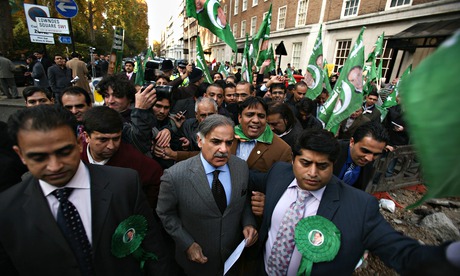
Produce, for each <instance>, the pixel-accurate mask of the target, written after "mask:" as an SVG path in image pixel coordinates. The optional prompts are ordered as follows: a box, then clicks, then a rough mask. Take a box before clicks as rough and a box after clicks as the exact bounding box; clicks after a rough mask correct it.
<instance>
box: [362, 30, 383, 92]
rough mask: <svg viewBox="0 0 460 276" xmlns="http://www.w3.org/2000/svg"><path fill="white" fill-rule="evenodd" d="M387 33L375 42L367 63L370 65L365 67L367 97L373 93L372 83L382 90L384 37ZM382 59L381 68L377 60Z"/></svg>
mask: <svg viewBox="0 0 460 276" xmlns="http://www.w3.org/2000/svg"><path fill="white" fill-rule="evenodd" d="M384 36H385V33H382V34H381V35H380V36H379V37H378V38H377V41H376V42H375V45H374V47H373V50H372V52H371V53H369V56H368V57H367V60H366V62H368V63H370V65H366V66H365V70H364V71H367V73H366V77H367V78H366V84H365V85H364V94H365V95H367V94H369V93H370V92H371V91H372V84H371V83H372V82H374V83H375V84H376V85H377V89H378V90H380V80H381V79H382V64H383V60H382V52H383V37H384ZM378 57H380V62H379V66H378V67H377V58H378Z"/></svg>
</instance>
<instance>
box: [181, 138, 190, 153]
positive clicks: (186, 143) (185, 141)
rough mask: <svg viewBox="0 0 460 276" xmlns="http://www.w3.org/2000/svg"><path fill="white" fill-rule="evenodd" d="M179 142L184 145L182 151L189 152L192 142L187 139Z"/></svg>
mask: <svg viewBox="0 0 460 276" xmlns="http://www.w3.org/2000/svg"><path fill="white" fill-rule="evenodd" d="M179 141H181V142H182V144H181V146H182V149H183V150H188V148H189V147H190V141H189V140H188V139H187V138H185V137H181V138H179Z"/></svg>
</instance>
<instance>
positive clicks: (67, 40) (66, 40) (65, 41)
mask: <svg viewBox="0 0 460 276" xmlns="http://www.w3.org/2000/svg"><path fill="white" fill-rule="evenodd" d="M59 42H61V43H62V44H72V38H71V37H70V36H59Z"/></svg>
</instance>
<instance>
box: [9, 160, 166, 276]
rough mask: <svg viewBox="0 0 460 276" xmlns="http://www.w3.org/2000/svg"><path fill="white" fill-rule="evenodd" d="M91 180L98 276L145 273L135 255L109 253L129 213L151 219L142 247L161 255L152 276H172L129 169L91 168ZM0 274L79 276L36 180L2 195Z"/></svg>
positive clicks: (150, 268)
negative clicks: (118, 230)
mask: <svg viewBox="0 0 460 276" xmlns="http://www.w3.org/2000/svg"><path fill="white" fill-rule="evenodd" d="M87 167H88V169H89V173H90V178H91V213H92V247H93V255H94V256H93V257H94V269H95V275H120V276H122V275H143V272H142V271H141V270H140V264H139V262H138V261H136V260H135V259H134V258H133V257H132V256H128V257H124V258H121V259H119V258H116V257H115V256H113V255H112V253H111V243H112V235H113V233H114V232H115V229H116V228H117V227H118V225H119V224H120V222H122V221H123V220H125V219H126V218H128V217H130V216H131V215H135V214H138V215H142V216H144V217H145V218H146V219H147V221H148V229H149V230H148V232H147V235H146V237H145V239H144V241H143V243H142V245H141V246H142V247H143V248H144V249H145V250H146V251H149V252H153V253H154V254H156V255H157V256H158V257H159V260H158V261H148V262H146V264H145V267H144V268H145V269H146V270H147V271H148V275H168V273H169V271H167V266H166V264H165V263H166V257H165V256H164V254H163V251H164V245H163V240H162V239H161V238H160V237H161V234H160V228H159V225H158V224H157V223H155V222H154V218H153V211H152V209H151V208H150V207H149V205H148V203H147V201H146V199H145V196H144V194H143V192H142V189H141V187H140V184H139V177H138V174H137V173H136V172H135V171H134V170H131V169H124V168H115V167H110V166H100V165H87ZM0 225H1V227H0V272H1V273H0V274H1V275H49V276H52V275H56V276H58V275H61V276H62V275H66V276H70V275H80V271H79V269H78V265H77V261H76V259H75V257H74V254H73V252H72V250H71V249H70V247H69V245H68V243H67V242H66V240H65V238H64V236H63V235H62V233H61V230H60V229H59V227H58V225H57V224H56V221H55V219H54V217H53V215H52V213H51V211H50V207H49V205H48V202H47V200H46V198H45V197H44V195H43V192H42V190H41V188H40V186H39V183H38V180H37V179H35V178H33V177H29V178H28V179H26V180H24V181H23V182H21V183H19V184H17V185H15V186H13V187H11V188H10V189H8V190H7V191H5V192H4V193H2V194H0Z"/></svg>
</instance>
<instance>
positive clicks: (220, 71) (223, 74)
mask: <svg viewBox="0 0 460 276" xmlns="http://www.w3.org/2000/svg"><path fill="white" fill-rule="evenodd" d="M217 72H219V73H221V74H222V77H223V78H224V79H226V78H227V76H228V72H227V70H225V66H224V64H223V63H221V64H220V66H219V69H218V70H217Z"/></svg>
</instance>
